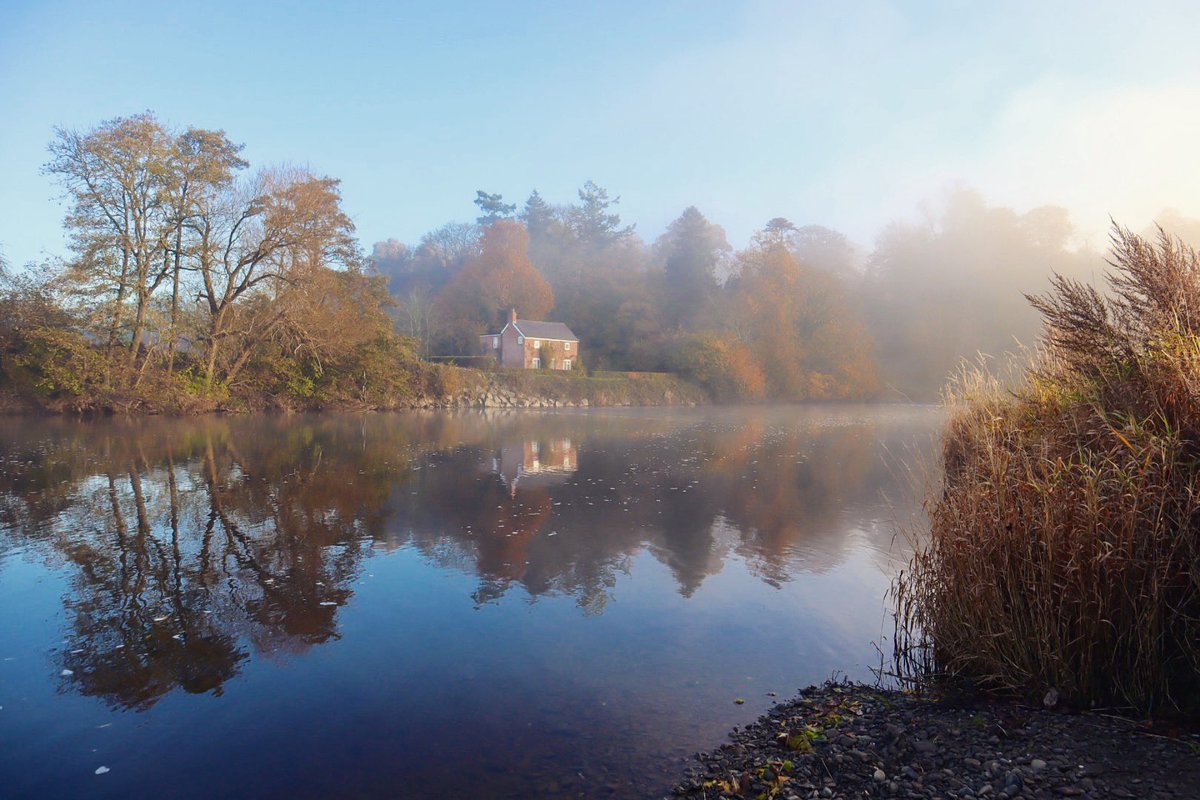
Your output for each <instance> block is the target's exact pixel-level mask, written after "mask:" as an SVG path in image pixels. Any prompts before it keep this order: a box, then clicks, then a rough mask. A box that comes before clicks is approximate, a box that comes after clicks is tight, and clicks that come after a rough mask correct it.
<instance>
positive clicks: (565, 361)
mask: <svg viewBox="0 0 1200 800" xmlns="http://www.w3.org/2000/svg"><path fill="white" fill-rule="evenodd" d="M570 368H571V359H569V358H564V359H563V369H570Z"/></svg>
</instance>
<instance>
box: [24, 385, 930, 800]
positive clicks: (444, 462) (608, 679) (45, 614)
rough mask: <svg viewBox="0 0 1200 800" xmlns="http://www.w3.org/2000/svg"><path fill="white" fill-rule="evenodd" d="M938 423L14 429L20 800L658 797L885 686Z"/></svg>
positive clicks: (400, 418)
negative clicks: (820, 687) (854, 682)
mask: <svg viewBox="0 0 1200 800" xmlns="http://www.w3.org/2000/svg"><path fill="white" fill-rule="evenodd" d="M938 420H939V417H938V414H937V412H936V411H935V410H933V409H930V408H924V407H865V406H864V407H846V406H836V407H817V406H808V407H799V408H759V409H704V410H662V409H654V410H611V411H590V412H558V413H549V412H548V413H536V412H516V413H484V412H471V413H458V414H451V413H426V414H417V413H414V414H391V415H365V416H355V415H336V416H313V417H247V418H204V419H190V420H162V419H147V420H110V421H100V422H90V423H85V422H73V421H67V420H29V419H6V420H0V794H2V795H3V796H5V797H39V798H49V797H80V796H88V797H128V796H151V797H179V798H193V797H195V798H212V797H233V796H254V797H329V796H338V797H364V798H369V797H397V796H399V797H418V798H419V797H431V798H432V797H468V796H470V797H527V796H540V797H610V796H611V797H631V796H655V795H656V794H658V793H661V792H662V791H663V790H665V789H666V788H667V786H668V784H669V781H670V780H671V778H672V777H673V776H674V775H675V774H676V773H677V772H678V770H679V768H680V764H681V760H682V759H684V758H686V757H687V756H688V755H689V754H690V753H692V752H694V751H695V750H697V749H703V748H709V747H712V746H714V745H716V744H718V743H719V742H720V741H721V740H722V739H723V737H724V736H725V734H726V732H727V730H728V729H729V728H730V727H731V726H733V725H735V724H743V723H745V722H748V721H750V720H752V719H753V718H754V717H756V716H757V715H758V714H759V713H761V712H762V711H763V710H764V709H766V708H767V707H769V705H770V703H772V702H774V699H773V698H772V697H771V696H770V695H769V694H768V693H769V692H775V693H778V695H779V697H780V698H781V699H782V698H784V697H786V696H788V695H790V694H792V693H793V692H794V691H795V690H796V689H797V688H799V687H801V686H803V685H806V684H808V683H813V682H819V681H821V680H824V679H825V678H827V677H829V676H830V675H831V674H833V673H835V672H837V673H840V674H843V675H848V676H849V677H852V678H858V679H870V678H871V677H872V676H871V671H870V670H871V667H873V666H877V665H878V664H879V653H878V650H877V649H876V644H875V643H877V642H879V641H881V635H882V634H886V633H887V626H888V621H887V618H886V615H885V612H884V604H883V597H884V593H885V591H886V588H887V585H888V582H889V580H890V577H891V575H892V574H894V572H895V570H896V569H897V566H898V563H899V561H898V559H903V558H904V557H905V553H904V551H903V548H902V546H901V543H899V542H896V541H895V523H896V522H897V520H899V521H906V520H908V518H909V517H910V515H911V514H912V513H913V512H914V511H915V506H914V500H913V492H912V490H911V488H910V486H909V485H908V484H907V480H906V477H905V473H904V471H903V469H902V468H901V467H900V466H899V462H901V461H903V460H906V459H909V458H911V457H913V455H914V454H915V453H919V452H922V451H925V450H927V449H928V447H929V442H930V435H931V433H932V432H933V431H934V429H935V427H936V425H937V423H938ZM736 698H742V699H744V700H745V703H744V704H742V705H737V704H735V703H734V700H735V699H736ZM100 767H107V768H108V770H109V771H108V772H107V773H104V774H100V775H97V774H95V771H96V770H97V769H98V768H100Z"/></svg>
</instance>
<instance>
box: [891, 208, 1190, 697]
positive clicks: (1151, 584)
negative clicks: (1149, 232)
mask: <svg viewBox="0 0 1200 800" xmlns="http://www.w3.org/2000/svg"><path fill="white" fill-rule="evenodd" d="M1113 244H1114V252H1113V258H1112V261H1111V264H1112V267H1113V271H1112V273H1111V275H1110V277H1109V284H1110V285H1109V291H1108V292H1107V294H1105V295H1101V294H1099V293H1098V292H1097V291H1095V290H1093V289H1091V288H1090V287H1085V286H1083V285H1080V284H1077V283H1074V282H1072V281H1068V280H1064V279H1059V280H1056V282H1055V284H1054V288H1053V290H1052V292H1051V293H1050V294H1048V295H1046V296H1044V297H1038V298H1031V300H1032V302H1033V303H1034V305H1035V306H1036V307H1037V308H1038V309H1039V310H1040V311H1041V312H1042V314H1043V315H1044V317H1045V322H1046V329H1045V331H1046V332H1045V334H1044V337H1043V340H1042V347H1041V350H1040V351H1039V353H1038V354H1037V356H1036V359H1035V363H1034V364H1033V366H1032V367H1031V368H1030V369H1029V370H1028V371H1027V372H1026V374H1025V375H1024V378H1023V381H1022V382H1021V383H1020V385H1019V386H1018V387H1017V388H1016V389H1015V390H1008V389H1006V388H1004V387H1003V386H1002V385H1001V383H1000V382H999V381H998V380H997V379H996V378H994V377H992V376H989V375H986V374H983V373H980V372H974V373H970V374H967V375H965V376H964V377H963V378H962V379H961V380H960V381H959V382H958V383H957V384H955V385H954V386H953V387H952V388H951V389H950V391H949V393H948V403H949V410H950V416H949V421H948V424H947V427H946V430H945V432H944V435H943V439H942V458H943V461H944V468H945V470H944V475H945V477H944V483H943V485H942V486H940V487H938V491H937V492H936V493H935V494H934V495H933V496H932V497H931V498H930V501H929V504H928V511H929V517H930V523H931V528H930V536H929V540H928V543H927V545H926V546H925V547H924V548H923V549H921V550H920V551H919V552H918V554H917V555H916V556H915V558H914V560H913V561H912V563H911V564H910V565H909V568H908V569H907V570H906V571H905V572H904V573H903V574H902V575H901V577H900V578H899V579H898V581H897V583H896V585H895V587H894V589H895V598H896V601H897V608H898V616H897V640H896V655H897V659H898V663H899V666H900V668H901V670H902V672H904V673H905V674H906V675H908V676H909V677H915V678H927V677H929V676H931V675H937V676H950V677H954V678H958V679H965V680H968V681H970V682H972V683H973V684H975V685H978V686H981V687H984V688H987V689H996V690H1005V691H1012V692H1017V693H1020V694H1023V695H1027V696H1031V697H1036V698H1038V699H1041V698H1042V697H1043V696H1045V695H1047V694H1050V698H1051V699H1053V698H1054V697H1055V696H1058V697H1061V698H1063V699H1064V700H1065V701H1067V702H1069V703H1071V704H1074V705H1078V706H1088V705H1118V706H1122V707H1132V708H1136V709H1138V710H1139V711H1141V712H1144V713H1152V714H1158V713H1162V714H1168V713H1178V712H1184V713H1189V714H1196V713H1200V261H1198V259H1197V256H1196V253H1195V252H1193V251H1191V250H1189V249H1187V248H1185V247H1183V246H1182V245H1181V244H1180V243H1178V242H1176V241H1173V240H1170V239H1168V238H1167V237H1165V236H1163V237H1162V238H1161V239H1160V240H1159V241H1158V242H1157V243H1151V242H1147V241H1146V240H1143V239H1142V238H1140V237H1137V236H1135V235H1133V234H1131V233H1130V232H1128V231H1125V230H1118V231H1116V233H1115V234H1114V237H1113ZM1051 690H1053V693H1051Z"/></svg>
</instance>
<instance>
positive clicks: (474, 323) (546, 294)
mask: <svg viewBox="0 0 1200 800" xmlns="http://www.w3.org/2000/svg"><path fill="white" fill-rule="evenodd" d="M437 302H438V307H439V309H440V311H441V315H442V316H443V318H445V319H446V320H448V321H449V330H448V331H447V333H448V334H449V337H450V340H449V341H448V342H447V344H448V345H449V346H450V347H452V348H454V349H455V350H456V351H457V352H459V353H467V352H471V351H472V350H474V348H475V346H476V344H477V343H476V341H475V336H476V335H477V334H479V333H482V332H483V329H484V327H486V326H487V325H489V324H495V323H496V322H498V321H499V319H500V317H501V315H502V314H503V313H504V312H506V311H507V310H508V309H510V308H515V309H517V310H518V311H519V312H520V313H522V314H523V315H525V316H527V317H530V318H538V317H543V316H545V315H546V313H547V312H549V311H550V309H551V308H553V307H554V292H553V291H552V290H551V289H550V284H548V283H546V279H545V278H543V277H542V275H541V273H539V272H538V271H537V269H536V268H534V266H533V263H532V262H531V261H530V260H529V234H528V233H527V232H526V231H525V226H524V225H522V224H520V223H519V222H515V221H513V220H500V221H498V222H496V223H494V224H492V225H490V226H488V227H487V228H486V229H485V230H484V232H483V238H482V242H481V249H480V253H479V255H478V256H477V257H476V258H474V259H473V260H471V261H470V262H468V263H467V264H466V266H464V267H463V268H462V270H461V271H460V272H459V273H458V275H457V276H456V277H455V278H454V280H453V281H452V282H451V283H450V284H449V285H448V286H447V287H446V288H445V289H444V290H443V291H442V292H441V293H440V294H439V295H438V299H437Z"/></svg>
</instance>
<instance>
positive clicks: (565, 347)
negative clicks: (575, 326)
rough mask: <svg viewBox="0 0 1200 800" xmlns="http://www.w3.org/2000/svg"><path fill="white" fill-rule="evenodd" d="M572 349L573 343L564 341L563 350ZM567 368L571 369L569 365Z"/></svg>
mask: <svg viewBox="0 0 1200 800" xmlns="http://www.w3.org/2000/svg"><path fill="white" fill-rule="evenodd" d="M570 349H571V343H570V342H563V350H570ZM567 369H570V367H567Z"/></svg>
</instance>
